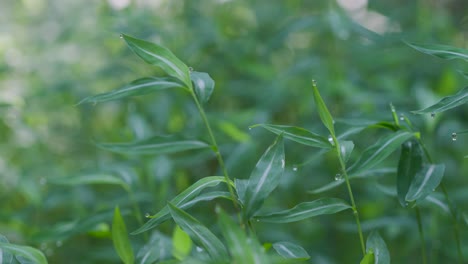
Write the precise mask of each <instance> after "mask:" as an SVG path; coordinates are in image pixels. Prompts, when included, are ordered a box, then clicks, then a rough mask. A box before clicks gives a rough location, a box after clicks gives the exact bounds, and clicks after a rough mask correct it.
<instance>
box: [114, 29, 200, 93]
mask: <svg viewBox="0 0 468 264" xmlns="http://www.w3.org/2000/svg"><path fill="white" fill-rule="evenodd" d="M122 37H123V39H124V40H125V42H127V45H128V46H129V47H130V49H131V50H132V51H133V52H135V53H136V54H137V55H138V56H139V57H140V58H142V59H143V60H144V61H146V62H147V63H149V64H151V65H154V66H158V67H161V69H163V70H164V71H165V72H166V73H167V74H169V75H170V76H173V77H175V78H177V79H179V80H180V81H182V83H184V84H185V86H186V87H187V88H189V87H191V83H190V76H189V69H188V67H187V65H185V64H184V63H183V62H182V61H181V60H179V59H178V58H177V57H176V56H175V55H174V54H173V53H172V52H171V51H170V50H168V49H167V48H165V47H163V46H160V45H158V44H155V43H151V42H148V41H145V40H141V39H136V38H133V37H130V36H128V35H125V34H122Z"/></svg>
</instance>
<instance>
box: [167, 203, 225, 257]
mask: <svg viewBox="0 0 468 264" xmlns="http://www.w3.org/2000/svg"><path fill="white" fill-rule="evenodd" d="M168 206H169V212H170V214H171V216H172V218H173V219H174V221H175V222H176V223H177V225H179V226H180V228H182V230H184V231H185V232H186V233H187V234H188V235H189V236H190V238H192V240H193V241H194V242H195V243H196V244H197V245H199V246H200V247H202V248H204V249H205V250H206V252H208V254H209V255H210V256H211V258H212V259H213V260H226V259H227V256H228V254H227V251H226V248H225V247H224V245H223V243H222V242H221V241H220V240H219V239H218V238H217V237H216V236H215V235H214V234H213V233H211V231H210V230H209V229H208V228H206V227H205V226H204V225H202V224H201V223H200V222H198V221H197V220H196V219H195V218H193V217H192V216H191V215H189V214H188V213H186V212H184V211H183V210H181V209H179V208H177V207H176V206H175V205H173V204H171V203H169V204H168Z"/></svg>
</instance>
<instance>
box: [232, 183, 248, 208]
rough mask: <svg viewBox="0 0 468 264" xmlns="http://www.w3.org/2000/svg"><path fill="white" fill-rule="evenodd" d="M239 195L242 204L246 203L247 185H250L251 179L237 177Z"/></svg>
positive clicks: (236, 184)
mask: <svg viewBox="0 0 468 264" xmlns="http://www.w3.org/2000/svg"><path fill="white" fill-rule="evenodd" d="M234 183H235V186H236V193H237V197H239V201H240V202H241V203H242V204H245V192H246V191H247V186H249V180H243V179H235V180H234Z"/></svg>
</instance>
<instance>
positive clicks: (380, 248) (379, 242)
mask: <svg viewBox="0 0 468 264" xmlns="http://www.w3.org/2000/svg"><path fill="white" fill-rule="evenodd" d="M366 251H367V253H369V252H372V253H374V262H373V263H374V264H390V253H389V252H388V249H387V245H386V244H385V241H384V240H383V239H382V238H381V237H380V235H379V233H377V232H375V231H373V232H372V233H371V234H370V235H369V237H367V242H366ZM370 263H372V262H370Z"/></svg>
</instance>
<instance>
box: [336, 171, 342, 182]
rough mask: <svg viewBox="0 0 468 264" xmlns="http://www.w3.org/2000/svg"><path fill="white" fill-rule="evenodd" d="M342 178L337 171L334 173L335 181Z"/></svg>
mask: <svg viewBox="0 0 468 264" xmlns="http://www.w3.org/2000/svg"><path fill="white" fill-rule="evenodd" d="M342 179H343V176H341V174H339V173H337V174H336V175H335V181H339V180H342Z"/></svg>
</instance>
